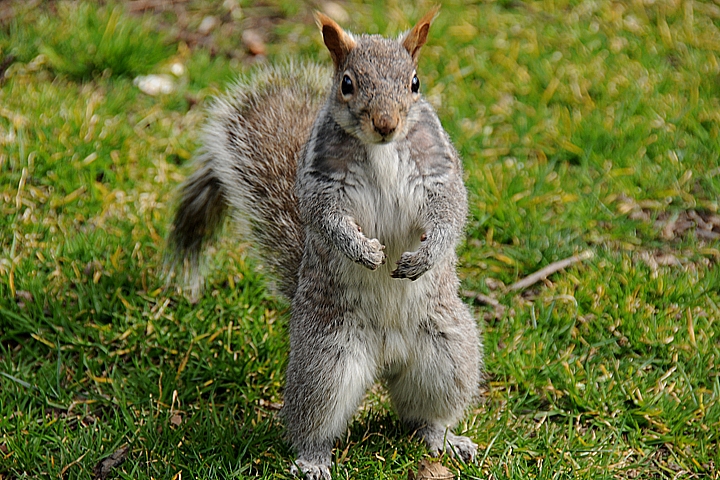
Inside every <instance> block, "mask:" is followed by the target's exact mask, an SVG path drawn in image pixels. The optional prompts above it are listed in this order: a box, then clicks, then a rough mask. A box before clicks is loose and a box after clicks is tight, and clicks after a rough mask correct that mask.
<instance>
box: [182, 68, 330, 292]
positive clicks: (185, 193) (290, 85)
mask: <svg viewBox="0 0 720 480" xmlns="http://www.w3.org/2000/svg"><path fill="white" fill-rule="evenodd" d="M330 80H331V73H330V72H329V71H328V70H325V69H324V68H322V67H319V66H316V65H312V64H307V65H296V64H286V65H282V66H279V67H264V68H261V69H259V70H257V71H255V72H254V73H253V74H252V75H251V76H250V77H248V78H246V79H243V80H241V81H239V82H238V83H236V84H235V85H234V86H233V87H231V88H230V89H229V91H228V93H227V94H226V95H225V96H224V97H222V98H220V99H218V100H217V101H216V102H215V104H214V105H213V106H212V107H211V109H210V111H209V114H208V116H209V118H208V123H207V126H206V127H205V132H204V136H203V143H202V146H201V148H200V151H199V154H198V155H197V157H196V160H195V171H194V173H192V174H191V175H190V177H188V179H187V180H186V181H185V184H184V185H183V186H182V187H181V190H180V201H179V206H178V209H177V212H176V214H175V219H174V221H173V226H172V230H171V233H170V238H169V244H170V249H171V263H172V264H173V267H174V268H173V270H174V271H175V272H176V273H179V274H180V280H181V282H182V283H183V284H184V285H185V287H186V288H187V289H188V291H187V293H188V294H189V296H190V297H191V298H193V299H196V298H197V297H198V295H199V293H200V290H201V287H202V275H201V273H200V264H201V257H202V250H203V249H204V247H205V246H206V245H207V244H208V243H209V242H210V241H211V240H212V239H213V238H214V237H215V235H216V233H217V231H218V230H219V228H220V227H221V226H222V224H223V220H224V218H225V216H226V214H230V216H231V217H232V219H233V220H234V222H235V224H236V225H237V226H238V227H239V230H240V232H241V233H242V234H243V235H245V236H246V239H247V240H249V241H251V242H252V244H253V247H254V249H255V250H256V252H257V253H258V255H259V257H260V259H261V261H262V263H263V264H264V265H265V266H266V267H267V268H268V269H269V270H270V272H271V273H272V274H273V276H274V277H275V281H276V283H277V288H278V290H279V291H280V293H281V294H283V295H284V296H285V297H287V298H288V299H292V298H293V296H294V294H295V289H296V286H297V272H298V269H299V266H300V260H301V258H302V249H303V242H304V236H305V233H304V229H303V226H302V224H301V222H300V218H299V212H298V206H297V198H296V196H295V178H296V172H297V161H298V156H299V155H300V151H301V149H302V146H303V145H304V143H305V141H306V140H307V138H308V136H309V134H310V129H311V127H312V122H313V120H314V117H315V115H316V113H317V111H318V109H319V108H320V105H321V103H322V102H323V100H324V97H325V94H326V90H327V87H328V85H329V82H330ZM178 270H180V271H178Z"/></svg>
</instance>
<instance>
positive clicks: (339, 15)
mask: <svg viewBox="0 0 720 480" xmlns="http://www.w3.org/2000/svg"><path fill="white" fill-rule="evenodd" d="M321 8H322V10H323V12H325V14H326V15H327V16H328V17H330V18H332V19H333V20H335V21H336V22H339V23H346V22H348V21H349V20H350V15H348V13H347V10H345V9H344V8H343V7H342V5H340V4H339V3H335V2H323V3H322V7H321Z"/></svg>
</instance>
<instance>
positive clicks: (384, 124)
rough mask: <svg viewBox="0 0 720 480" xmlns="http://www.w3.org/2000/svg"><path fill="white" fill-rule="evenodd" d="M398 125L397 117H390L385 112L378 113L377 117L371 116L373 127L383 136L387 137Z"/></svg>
mask: <svg viewBox="0 0 720 480" xmlns="http://www.w3.org/2000/svg"><path fill="white" fill-rule="evenodd" d="M397 126H398V121H397V119H395V118H393V117H391V116H390V115H388V114H387V113H384V114H382V115H380V116H379V117H377V118H373V127H374V128H375V131H376V132H378V133H379V134H380V135H382V136H383V137H387V136H388V135H390V134H392V133H393V132H394V131H395V129H396V128H397Z"/></svg>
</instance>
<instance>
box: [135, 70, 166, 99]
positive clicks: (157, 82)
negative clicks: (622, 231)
mask: <svg viewBox="0 0 720 480" xmlns="http://www.w3.org/2000/svg"><path fill="white" fill-rule="evenodd" d="M133 85H135V86H136V87H138V88H139V89H140V91H141V92H143V93H145V94H147V95H151V96H153V97H154V96H157V95H160V94H168V93H172V91H173V90H175V84H174V83H173V80H172V77H171V76H170V75H162V74H161V75H140V76H139V77H135V80H133Z"/></svg>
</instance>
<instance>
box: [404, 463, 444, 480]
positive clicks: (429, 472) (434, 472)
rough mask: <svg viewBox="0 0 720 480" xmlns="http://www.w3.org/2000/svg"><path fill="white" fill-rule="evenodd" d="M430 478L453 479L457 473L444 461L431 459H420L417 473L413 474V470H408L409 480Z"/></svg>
mask: <svg viewBox="0 0 720 480" xmlns="http://www.w3.org/2000/svg"><path fill="white" fill-rule="evenodd" d="M430 478H434V479H444V480H452V479H454V478H455V475H453V474H452V472H451V471H450V470H449V469H448V468H447V467H445V466H444V465H443V464H442V463H440V462H431V461H429V460H420V463H419V464H418V471H417V474H416V475H413V474H412V471H408V480H426V479H430Z"/></svg>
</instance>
